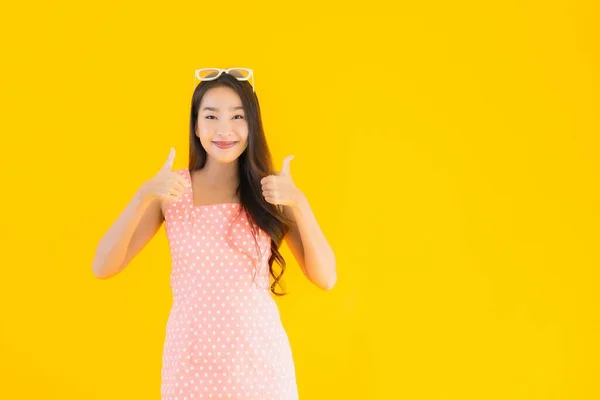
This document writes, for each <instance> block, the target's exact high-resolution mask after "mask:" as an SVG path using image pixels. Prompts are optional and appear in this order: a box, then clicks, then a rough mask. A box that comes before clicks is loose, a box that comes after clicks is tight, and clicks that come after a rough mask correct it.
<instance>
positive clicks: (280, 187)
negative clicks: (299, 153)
mask: <svg viewBox="0 0 600 400" xmlns="http://www.w3.org/2000/svg"><path fill="white" fill-rule="evenodd" d="M293 158H294V156H287V157H286V158H285V159H284V160H283V168H281V171H280V172H278V173H277V174H276V175H269V176H266V177H264V178H262V179H261V181H260V183H261V185H262V195H263V197H264V198H265V200H266V201H267V202H268V203H271V204H275V205H284V206H290V207H296V206H297V205H298V201H299V200H300V196H302V192H301V191H300V190H299V189H298V188H297V187H296V185H295V184H294V181H293V180H292V174H291V172H290V162H291V161H292V159H293Z"/></svg>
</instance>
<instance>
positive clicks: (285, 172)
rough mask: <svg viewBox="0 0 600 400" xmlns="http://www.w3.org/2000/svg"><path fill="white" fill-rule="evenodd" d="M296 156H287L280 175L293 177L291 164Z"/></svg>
mask: <svg viewBox="0 0 600 400" xmlns="http://www.w3.org/2000/svg"><path fill="white" fill-rule="evenodd" d="M294 157H295V156H292V155H290V156H287V157H286V158H285V159H284V160H283V167H282V168H281V172H279V174H278V175H282V176H292V173H291V172H290V162H291V161H292V160H293V159H294Z"/></svg>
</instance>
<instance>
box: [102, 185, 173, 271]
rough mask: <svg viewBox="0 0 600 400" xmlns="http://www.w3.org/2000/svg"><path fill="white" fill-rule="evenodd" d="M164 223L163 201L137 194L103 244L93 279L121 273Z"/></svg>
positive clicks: (105, 235) (112, 226)
mask: <svg viewBox="0 0 600 400" xmlns="http://www.w3.org/2000/svg"><path fill="white" fill-rule="evenodd" d="M163 220H164V217H163V215H162V211H161V200H160V199H156V198H155V199H151V200H145V199H144V198H143V196H142V195H141V193H140V191H137V192H136V193H135V195H134V197H133V199H132V200H131V201H130V202H129V204H127V207H125V210H123V212H122V213H121V215H119V217H118V218H117V220H116V221H115V222H114V223H113V224H112V225H111V227H110V228H109V229H108V231H107V232H106V233H105V234H104V236H103V237H102V239H101V240H100V243H99V244H98V247H97V249H96V254H95V256H94V261H93V266H92V269H93V272H94V275H95V276H96V277H97V278H100V279H106V278H110V277H111V276H113V275H116V274H118V273H119V272H121V271H122V270H123V269H124V268H125V267H126V266H127V265H128V264H129V262H130V261H131V260H132V259H133V258H134V257H135V256H136V255H137V254H138V253H139V252H140V251H141V250H142V249H143V248H144V247H145V246H146V244H148V242H149V241H150V239H152V237H153V236H154V235H155V234H156V232H157V231H158V230H159V229H160V227H161V225H162V222H163Z"/></svg>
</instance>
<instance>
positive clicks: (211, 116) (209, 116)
mask: <svg viewBox="0 0 600 400" xmlns="http://www.w3.org/2000/svg"><path fill="white" fill-rule="evenodd" d="M213 117H214V115H207V116H206V117H205V118H206V119H212V118H213Z"/></svg>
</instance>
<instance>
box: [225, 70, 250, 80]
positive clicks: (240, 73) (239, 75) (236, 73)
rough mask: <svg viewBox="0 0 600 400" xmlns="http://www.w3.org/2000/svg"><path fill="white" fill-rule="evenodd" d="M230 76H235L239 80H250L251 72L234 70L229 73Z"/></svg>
mask: <svg viewBox="0 0 600 400" xmlns="http://www.w3.org/2000/svg"><path fill="white" fill-rule="evenodd" d="M229 75H231V76H234V77H236V78H238V79H248V78H250V71H247V70H245V69H236V68H234V69H232V70H230V71H229Z"/></svg>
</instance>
